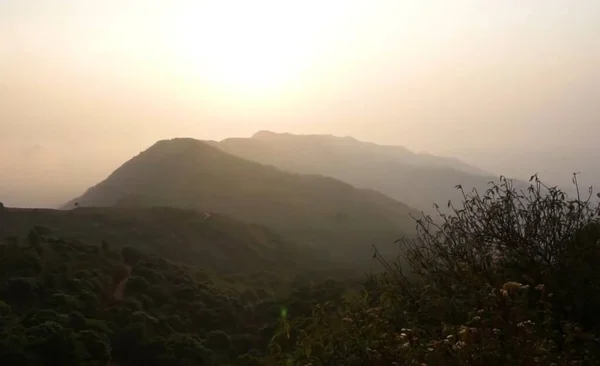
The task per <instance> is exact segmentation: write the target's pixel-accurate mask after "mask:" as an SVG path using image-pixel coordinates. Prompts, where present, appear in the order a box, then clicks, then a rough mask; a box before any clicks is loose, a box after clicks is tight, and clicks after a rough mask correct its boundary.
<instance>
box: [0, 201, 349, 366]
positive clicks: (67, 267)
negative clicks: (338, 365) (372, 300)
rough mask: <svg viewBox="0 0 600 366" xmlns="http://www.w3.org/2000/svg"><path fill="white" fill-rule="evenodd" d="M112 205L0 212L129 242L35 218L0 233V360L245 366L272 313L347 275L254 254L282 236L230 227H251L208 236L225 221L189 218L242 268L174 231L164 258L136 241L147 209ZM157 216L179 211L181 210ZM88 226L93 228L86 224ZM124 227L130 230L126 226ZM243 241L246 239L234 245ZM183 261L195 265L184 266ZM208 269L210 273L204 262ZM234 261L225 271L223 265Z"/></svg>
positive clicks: (294, 306) (319, 294)
mask: <svg viewBox="0 0 600 366" xmlns="http://www.w3.org/2000/svg"><path fill="white" fill-rule="evenodd" d="M112 214H114V212H113V213H111V212H106V211H104V212H103V211H97V210H95V211H86V212H84V213H74V212H67V213H58V212H47V211H43V212H24V211H20V212H18V213H16V214H15V212H10V213H9V215H8V224H9V225H8V228H9V229H10V231H11V232H13V233H14V232H16V231H18V232H20V231H22V229H23V228H24V226H19V225H24V223H25V222H26V221H27V218H25V217H24V216H30V217H31V216H37V219H36V222H42V223H44V224H51V225H52V226H53V228H56V230H57V232H64V231H65V230H67V227H68V228H72V229H73V230H74V233H76V235H77V236H79V235H81V234H85V235H84V236H88V237H91V236H94V235H97V234H99V233H100V231H104V230H108V231H109V232H108V233H107V236H111V235H113V234H114V235H117V234H119V235H123V237H125V238H127V240H128V241H130V242H129V244H130V245H131V246H126V247H123V248H117V247H114V246H113V245H112V244H106V242H105V243H104V244H101V243H99V242H98V241H97V240H95V241H94V242H92V243H84V242H83V241H81V240H79V239H78V238H75V237H73V236H71V239H67V238H59V237H56V236H55V234H56V233H55V232H54V231H53V232H49V229H48V228H42V227H38V228H35V229H32V230H30V231H29V232H28V234H27V235H26V236H20V237H18V238H16V239H15V238H14V237H9V238H7V239H6V240H5V243H4V244H2V243H0V360H1V363H2V365H11V366H12V365H14V366H20V365H63V366H75V365H89V366H91V365H123V366H125V365H127V366H138V365H139V366H153V365H157V366H158V365H160V366H176V365H246V366H256V365H260V364H262V362H260V361H259V360H260V358H262V357H263V356H264V355H265V353H266V350H267V345H268V343H269V341H270V339H271V338H272V337H273V335H274V334H275V333H274V332H275V329H276V327H277V324H278V322H279V321H280V319H281V316H282V312H283V311H285V313H286V314H287V313H289V314H293V315H295V316H308V315H310V312H311V309H312V306H314V305H315V304H316V303H317V302H320V301H339V300H340V299H341V296H342V294H343V293H345V292H346V291H348V289H350V288H352V286H353V283H354V281H353V280H346V281H343V282H335V281H332V280H328V281H326V279H327V275H326V273H324V272H323V273H320V274H315V275H311V274H310V273H309V272H308V271H302V270H300V269H298V268H295V267H293V266H289V263H287V270H285V271H284V270H283V268H281V266H274V265H272V263H271V264H269V263H267V262H268V261H265V259H264V258H260V257H261V256H260V255H258V252H260V253H262V254H266V253H269V252H270V250H271V254H272V252H273V251H274V249H273V248H271V249H269V247H270V246H272V245H279V244H281V243H278V242H277V241H276V240H268V241H267V242H266V243H260V240H256V236H252V235H251V234H250V233H248V232H245V233H240V234H245V235H249V236H250V237H249V238H248V240H247V242H246V243H244V244H243V245H242V244H241V243H236V242H235V240H232V241H231V246H229V247H226V248H216V247H217V246H219V245H224V244H225V243H227V242H228V237H227V236H222V234H220V233H219V234H218V235H217V232H218V230H219V229H218V228H219V227H225V226H227V225H229V224H227V222H222V223H219V224H217V225H200V229H198V231H204V232H206V233H209V234H211V235H212V236H213V237H214V239H215V240H214V242H213V243H212V244H213V246H215V248H213V249H214V250H212V253H213V254H215V253H217V252H219V251H221V252H222V254H226V253H230V254H231V256H236V255H238V256H240V255H242V256H244V257H245V262H246V264H247V265H246V266H245V269H246V271H245V272H242V270H243V269H244V268H235V269H234V268H232V267H231V266H232V265H237V264H241V263H242V261H241V260H239V259H240V258H236V259H234V260H232V261H231V262H229V263H228V264H227V266H228V267H227V268H225V267H224V263H223V262H216V263H212V266H211V263H210V262H211V260H214V259H215V256H213V257H206V258H203V256H202V255H200V250H205V251H207V250H208V251H209V250H210V248H208V247H207V245H206V243H203V242H202V240H200V241H195V242H192V243H182V242H180V241H179V240H178V239H175V238H174V239H173V240H172V245H171V247H170V248H168V249H165V250H166V251H165V255H166V258H169V257H174V258H179V259H186V260H187V262H188V264H187V265H182V264H177V263H175V262H172V261H169V260H167V259H165V256H156V255H154V254H152V253H151V252H147V251H143V250H140V248H141V247H148V248H149V249H156V248H157V247H156V245H153V244H152V243H148V240H151V237H152V236H153V235H154V234H157V233H158V231H157V230H156V229H153V227H152V226H153V225H151V224H152V220H153V219H151V218H150V217H149V215H151V214H148V213H147V212H146V213H141V212H138V213H130V212H128V213H124V212H119V213H118V214H115V215H112ZM154 214H156V215H157V216H161V215H163V213H154ZM168 214H169V215H171V216H173V215H179V216H180V218H182V219H183V221H185V220H187V219H186V218H185V217H187V214H186V213H184V212H179V211H172V212H169V213H168ZM140 215H144V218H143V219H141V220H139V216H140ZM182 215H185V217H181V216H182ZM136 216H137V218H136ZM38 219H39V220H38ZM106 220H111V221H112V222H111V223H110V225H108V226H105V221H106ZM161 220H164V217H161ZM68 221H71V222H68ZM142 221H146V222H147V223H148V224H149V225H143V224H142ZM13 224H16V225H17V226H16V227H15V226H14V225H13ZM154 224H156V223H154ZM195 224H196V225H198V223H195ZM95 225H97V226H98V227H97V229H96V230H94V229H90V226H95ZM185 225H186V224H185V223H183V224H181V226H180V227H179V228H180V229H182V236H186V235H187V234H189V231H188V230H189V228H188V229H185ZM128 226H129V227H131V230H136V231H139V232H140V233H129V234H127V233H126V232H127V231H128V230H130V229H128V228H127V227H128ZM162 226H164V225H162ZM229 229H230V230H236V227H235V225H230V226H229ZM87 230H91V232H86V231H87ZM144 231H146V233H142V232H144ZM171 233H173V232H171ZM259 233H260V231H259ZM263 234H265V235H266V233H265V232H264V231H263V232H262V233H261V235H263ZM161 239H162V238H161ZM157 240H159V239H157ZM96 242H97V243H96ZM244 245H248V248H247V250H246V251H245V252H241V253H240V252H239V251H240V250H241V249H243V248H242V246H244ZM196 246H199V247H200V249H198V248H195V247H196ZM250 249H255V250H256V253H254V254H253V253H251V250H250ZM236 252H237V253H236ZM203 254H205V253H203ZM186 256H189V257H187V258H186ZM229 259H230V258H229ZM194 261H197V262H198V263H196V265H193V264H192V263H191V262H194ZM225 262H226V261H225ZM300 262H301V260H300ZM207 266H208V267H207ZM211 267H212V269H213V271H208V270H209V269H210V268H211ZM252 267H254V270H250V268H252ZM259 267H260V268H259ZM233 271H235V272H236V274H233V273H229V274H228V272H233ZM294 272H295V273H296V274H294ZM298 274H301V276H298ZM344 276H347V274H345V275H344ZM314 278H321V279H322V280H319V281H315V280H314ZM282 290H284V291H282Z"/></svg>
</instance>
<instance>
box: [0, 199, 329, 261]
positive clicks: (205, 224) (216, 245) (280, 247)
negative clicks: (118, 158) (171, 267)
mask: <svg viewBox="0 0 600 366" xmlns="http://www.w3.org/2000/svg"><path fill="white" fill-rule="evenodd" d="M35 226H37V227H43V228H44V229H43V231H45V230H49V235H51V236H53V237H67V238H72V239H75V240H77V241H83V242H86V243H92V244H95V245H98V246H99V245H100V244H101V243H102V242H103V241H105V242H106V243H108V245H110V246H111V247H113V248H119V247H125V246H132V247H135V248H136V249H139V250H144V251H149V252H151V253H154V254H156V255H159V256H161V257H162V258H165V259H169V260H173V261H176V262H179V263H185V264H189V265H194V266H200V267H202V268H207V269H211V268H212V269H215V270H218V271H219V272H239V271H246V270H262V269H265V268H268V267H270V268H275V267H281V268H285V267H286V266H289V265H290V264H291V263H295V264H297V265H299V266H300V265H301V264H302V263H303V262H304V263H305V264H306V266H307V267H308V266H309V265H310V266H315V265H317V264H318V263H317V262H318V259H319V257H320V256H321V255H320V253H316V252H315V251H314V250H311V249H310V248H301V247H299V246H297V245H295V244H293V243H289V242H286V241H285V240H283V238H281V237H280V236H278V235H276V234H274V233H273V232H271V231H269V230H268V229H266V228H264V227H261V226H258V225H249V224H245V223H242V222H240V221H237V220H233V219H231V218H228V217H226V216H223V215H219V214H214V213H211V214H209V213H204V212H198V211H192V210H181V209H174V208H166V207H154V208H123V207H103V208H78V209H74V210H70V211H65V210H45V209H15V208H8V209H6V210H5V215H4V227H5V233H4V234H5V235H6V236H7V237H10V236H13V237H25V236H27V234H28V232H29V230H30V229H31V228H32V227H35ZM308 262H310V264H307V263H308Z"/></svg>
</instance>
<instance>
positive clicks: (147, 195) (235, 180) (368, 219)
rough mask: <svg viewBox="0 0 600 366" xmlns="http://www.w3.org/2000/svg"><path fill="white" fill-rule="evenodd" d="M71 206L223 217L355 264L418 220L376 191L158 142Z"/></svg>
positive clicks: (185, 144)
mask: <svg viewBox="0 0 600 366" xmlns="http://www.w3.org/2000/svg"><path fill="white" fill-rule="evenodd" d="M73 202H77V203H78V205H80V206H81V207H83V206H115V205H120V206H170V207H180V208H189V209H201V210H206V211H211V212H219V213H222V214H225V215H230V216H232V217H234V218H237V219H240V220H243V221H246V222H251V223H257V224H261V225H266V226H268V227H269V228H271V229H274V230H275V231H276V232H278V233H280V234H282V235H283V236H284V237H286V238H289V239H292V240H295V241H297V242H299V243H301V244H313V245H315V246H318V247H322V248H327V249H329V250H330V251H331V252H332V254H334V255H336V256H344V257H354V258H367V257H368V256H369V253H370V252H369V251H370V248H371V245H372V244H381V245H385V244H386V243H392V242H393V241H394V240H395V239H397V238H399V237H400V236H403V235H406V234H411V233H412V232H413V230H414V221H413V220H412V219H411V218H410V217H409V214H411V213H412V214H416V211H415V210H414V209H412V208H410V207H408V206H406V205H404V204H402V203H399V202H397V201H394V200H392V199H390V198H388V197H386V196H384V195H383V194H381V193H379V192H376V191H372V190H363V189H356V188H354V187H352V186H351V185H349V184H346V183H343V182H340V181H338V180H335V179H333V178H328V177H322V176H312V175H298V174H292V173H286V172H283V171H281V170H279V169H276V168H274V167H271V166H265V165H262V164H259V163H255V162H250V161H247V160H244V159H241V158H239V157H236V156H233V155H230V154H228V153H225V152H223V151H221V150H220V149H218V148H216V147H212V146H209V145H208V144H206V143H204V142H201V141H198V140H194V139H173V140H163V141H159V142H158V143H156V144H155V145H153V146H152V147H151V148H149V149H148V150H146V151H144V152H142V153H141V154H139V155H138V156H136V157H134V158H133V159H131V160H130V161H128V162H127V163H125V164H124V165H123V166H121V167H120V168H119V169H117V170H116V171H115V172H114V173H113V174H111V175H110V176H109V177H108V178H107V179H106V180H105V181H103V182H101V183H100V184H98V185H96V186H95V187H92V188H90V189H89V190H88V191H87V192H86V193H85V194H84V195H83V196H81V197H79V198H77V199H76V200H74V201H73ZM73 202H72V203H71V204H73ZM71 207H72V206H71Z"/></svg>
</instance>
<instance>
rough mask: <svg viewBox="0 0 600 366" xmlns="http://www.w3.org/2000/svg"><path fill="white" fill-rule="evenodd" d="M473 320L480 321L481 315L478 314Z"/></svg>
mask: <svg viewBox="0 0 600 366" xmlns="http://www.w3.org/2000/svg"><path fill="white" fill-rule="evenodd" d="M473 321H474V322H479V321H481V317H480V316H476V317H474V318H473Z"/></svg>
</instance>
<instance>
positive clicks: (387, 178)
mask: <svg viewBox="0 0 600 366" xmlns="http://www.w3.org/2000/svg"><path fill="white" fill-rule="evenodd" d="M211 144H212V145H213V146H217V147H219V148H220V149H222V150H223V151H226V152H228V153H231V154H234V155H237V156H240V157H243V158H246V159H249V160H253V161H257V162H260V163H263V164H271V165H274V166H276V167H277V168H280V169H283V170H286V171H290V172H294V173H301V174H322V175H326V176H330V177H333V178H336V179H340V180H342V181H344V182H348V183H349V184H352V185H353V186H356V187H361V188H370V189H375V190H378V191H380V192H382V193H384V194H386V195H388V196H389V197H392V198H394V199H396V200H398V201H401V202H404V203H406V204H408V205H410V206H413V207H416V208H418V209H420V210H423V211H426V212H431V211H432V209H433V203H434V202H435V203H437V204H439V205H440V206H444V205H445V204H446V203H447V202H448V200H452V201H453V202H454V203H460V202H462V194H461V193H460V192H459V191H458V190H457V189H456V185H459V184H460V185H462V186H463V187H465V189H466V190H471V189H472V188H477V189H478V191H480V192H482V191H484V190H485V189H486V188H488V187H489V185H488V183H489V182H490V181H492V180H494V181H497V177H494V176H491V175H489V174H487V173H486V172H484V171H482V170H479V169H477V168H474V167H471V166H469V165H467V164H464V163H462V162H460V161H458V160H455V159H452V158H443V157H437V156H433V155H427V154H414V153H412V152H411V151H409V150H407V149H406V148H404V147H401V146H382V145H376V144H373V143H369V142H361V141H357V140H355V139H353V138H350V137H335V136H328V135H292V134H279V133H273V132H268V131H261V132H258V133H257V134H255V135H254V136H253V137H252V138H230V139H226V140H223V141H220V142H211Z"/></svg>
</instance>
